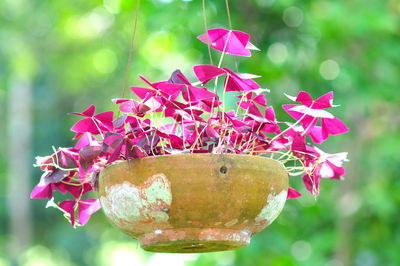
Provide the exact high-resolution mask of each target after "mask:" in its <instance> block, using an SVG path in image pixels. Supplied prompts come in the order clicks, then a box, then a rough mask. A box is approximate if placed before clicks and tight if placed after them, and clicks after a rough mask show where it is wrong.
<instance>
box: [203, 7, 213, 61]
mask: <svg viewBox="0 0 400 266" xmlns="http://www.w3.org/2000/svg"><path fill="white" fill-rule="evenodd" d="M202 2H203V18H204V28H205V30H206V34H207V36H208V28H207V18H206V8H205V3H204V2H205V0H202ZM207 43H208V45H207V46H208V55H209V56H210V63H211V65H214V63H213V60H212V56H211V47H210V45H211V44H210V38H208V42H207Z"/></svg>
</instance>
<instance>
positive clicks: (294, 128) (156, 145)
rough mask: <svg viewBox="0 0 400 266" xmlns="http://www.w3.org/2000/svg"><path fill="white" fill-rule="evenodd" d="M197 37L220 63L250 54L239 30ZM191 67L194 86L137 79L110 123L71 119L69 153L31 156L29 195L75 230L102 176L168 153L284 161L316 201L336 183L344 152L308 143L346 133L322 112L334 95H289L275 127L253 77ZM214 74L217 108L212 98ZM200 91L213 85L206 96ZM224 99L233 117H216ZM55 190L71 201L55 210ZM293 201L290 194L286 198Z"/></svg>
mask: <svg viewBox="0 0 400 266" xmlns="http://www.w3.org/2000/svg"><path fill="white" fill-rule="evenodd" d="M198 38H199V39H200V40H201V41H203V42H205V43H208V44H210V45H211V47H212V48H214V49H216V50H219V51H222V56H223V55H224V54H225V53H229V54H233V55H241V56H250V51H249V49H256V48H255V47H254V45H252V44H251V43H250V42H249V39H250V37H249V35H248V34H246V33H243V32H240V31H229V30H226V29H212V30H209V31H208V34H205V35H201V36H199V37H198ZM222 56H221V57H222ZM221 61H222V60H220V62H221ZM193 70H194V74H195V75H196V77H197V79H198V80H197V81H195V82H190V81H189V80H188V79H187V78H186V77H185V75H184V74H183V73H182V72H181V71H179V70H176V71H174V72H173V73H172V75H171V77H170V78H169V79H168V80H166V81H161V82H155V83H152V82H150V81H148V80H147V79H145V78H143V77H141V76H140V77H141V78H142V79H143V81H144V82H145V83H146V85H147V86H146V87H131V90H132V92H133V93H134V94H135V95H136V96H137V97H138V98H137V99H115V100H113V101H114V103H115V104H117V105H118V107H119V112H120V113H121V114H122V115H120V116H118V117H115V116H114V112H112V111H108V112H103V113H99V114H95V107H94V105H91V106H90V107H89V108H88V109H87V110H85V111H83V112H82V113H71V114H72V115H77V116H82V117H83V119H81V120H79V121H78V122H77V123H76V124H75V125H74V126H73V127H72V128H71V130H72V131H73V132H75V133H76V135H75V139H78V141H77V143H76V145H75V146H74V147H70V148H58V149H56V150H54V153H53V154H52V155H50V156H47V157H38V158H37V166H39V167H40V168H41V170H43V171H44V173H43V175H42V177H41V179H40V182H39V184H38V185H37V186H36V187H35V188H34V189H33V191H32V193H31V198H48V199H50V203H49V206H53V207H56V208H58V209H60V210H61V211H62V212H63V213H64V215H65V216H66V217H67V218H68V219H69V221H70V222H71V224H72V226H74V227H75V226H76V225H80V226H82V225H84V224H85V223H86V222H87V221H88V220H89V218H90V216H91V214H93V213H94V212H96V211H97V210H99V209H100V204H99V201H98V199H91V198H87V193H88V192H90V191H93V190H96V184H97V176H98V173H99V172H100V171H101V170H102V169H104V168H105V167H107V166H108V165H110V164H112V163H115V162H118V161H124V160H126V161H129V160H134V159H136V158H142V157H146V156H162V155H168V154H185V153H236V154H248V155H250V156H251V155H255V156H267V157H271V158H275V159H276V160H279V161H281V162H282V163H284V164H285V166H286V169H287V171H288V174H289V175H290V176H293V177H294V176H302V179H303V181H304V184H305V186H306V188H307V189H308V190H309V191H310V192H311V193H312V194H313V195H315V196H317V195H318V194H319V183H320V180H321V178H329V179H341V178H342V177H343V175H344V174H345V170H344V168H343V167H342V163H343V162H344V161H345V160H346V156H347V153H338V154H333V155H331V154H327V153H325V152H323V151H322V150H320V149H319V148H317V147H316V146H315V145H313V144H312V143H310V142H309V141H308V138H307V136H309V137H310V140H311V141H312V142H314V143H315V144H320V143H322V142H324V141H326V140H327V139H328V137H329V135H337V134H343V133H346V132H348V128H347V127H346V126H345V125H344V123H343V122H342V121H340V120H339V119H337V118H335V117H334V116H333V115H332V114H331V113H329V112H328V111H326V110H327V109H329V108H333V107H336V106H335V105H333V103H332V101H333V92H329V93H327V94H325V95H323V96H321V97H320V98H318V99H316V100H313V99H312V97H311V96H310V95H309V94H308V93H306V92H303V91H301V92H300V93H299V94H298V95H297V96H296V97H291V96H288V97H289V98H290V99H291V100H293V101H296V102H299V103H300V104H289V105H283V109H284V110H285V111H286V112H287V113H288V114H289V115H290V116H291V117H293V118H294V120H295V122H294V123H290V122H282V121H278V120H277V119H276V116H275V112H274V109H273V107H272V106H268V105H267V99H266V98H265V94H264V93H265V92H267V91H268V90H266V89H261V87H260V85H258V84H257V82H255V81H254V79H255V78H257V77H258V76H256V75H252V74H246V73H235V72H233V71H231V70H229V69H228V68H226V67H223V68H221V67H220V66H213V65H197V66H194V68H193ZM221 76H224V80H223V82H222V87H223V89H222V101H221V99H220V97H219V96H218V94H217V88H218V84H219V82H218V81H219V80H218V78H219V77H221ZM210 81H214V82H211V83H210ZM207 84H212V85H211V86H209V87H210V88H211V90H209V89H210V88H207V87H206V85H207ZM226 92H234V93H236V95H235V97H237V98H238V101H237V102H236V105H237V109H236V110H230V111H226V110H225V94H226ZM318 121H320V125H317V123H318ZM56 190H59V191H60V192H61V193H63V194H65V193H67V192H69V194H71V196H72V199H71V200H65V201H63V202H61V203H59V204H56V203H54V195H53V193H54V192H55V191H56ZM300 196H301V194H300V193H299V192H297V191H296V190H295V189H293V188H289V193H288V198H297V197H300ZM76 214H77V216H76ZM75 217H77V219H75Z"/></svg>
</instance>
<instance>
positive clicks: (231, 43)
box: [197, 28, 257, 57]
mask: <svg viewBox="0 0 400 266" xmlns="http://www.w3.org/2000/svg"><path fill="white" fill-rule="evenodd" d="M197 38H198V39H199V40H200V41H202V42H204V43H206V44H209V45H210V46H211V48H213V49H216V50H218V51H221V52H222V51H224V48H225V53H227V54H232V55H240V56H247V57H249V56H251V53H250V51H249V49H257V48H255V46H254V45H252V44H251V43H249V39H250V36H249V35H248V34H247V33H244V32H241V31H237V30H233V31H229V30H226V29H222V28H218V29H210V30H208V31H207V34H203V35H200V36H198V37H197Z"/></svg>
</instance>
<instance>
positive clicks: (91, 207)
mask: <svg viewBox="0 0 400 266" xmlns="http://www.w3.org/2000/svg"><path fill="white" fill-rule="evenodd" d="M100 208H101V206H100V202H99V200H98V199H82V200H80V201H79V203H78V222H79V225H81V226H83V225H85V224H86V223H87V221H88V220H89V218H90V216H91V215H92V214H93V213H95V212H97V211H98V210H99V209H100Z"/></svg>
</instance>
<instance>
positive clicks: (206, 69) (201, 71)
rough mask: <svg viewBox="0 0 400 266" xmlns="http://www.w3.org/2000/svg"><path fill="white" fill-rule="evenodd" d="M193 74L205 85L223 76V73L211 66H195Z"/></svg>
mask: <svg viewBox="0 0 400 266" xmlns="http://www.w3.org/2000/svg"><path fill="white" fill-rule="evenodd" d="M193 71H194V74H195V75H196V77H197V78H198V79H199V81H200V82H201V83H202V84H203V85H205V84H207V83H208V82H209V81H210V80H212V79H214V78H216V77H218V76H221V75H224V74H225V71H224V70H222V69H220V68H218V67H216V66H213V65H197V66H194V67H193Z"/></svg>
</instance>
